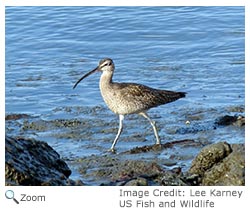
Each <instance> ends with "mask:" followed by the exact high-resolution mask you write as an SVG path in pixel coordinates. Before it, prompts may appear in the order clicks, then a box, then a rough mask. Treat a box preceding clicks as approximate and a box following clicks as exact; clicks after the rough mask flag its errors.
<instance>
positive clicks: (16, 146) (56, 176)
mask: <svg viewBox="0 0 250 214" xmlns="http://www.w3.org/2000/svg"><path fill="white" fill-rule="evenodd" d="M70 174H71V171H70V169H69V167H68V166H67V164H66V163H65V162H64V161H63V160H62V159H61V158H60V155H59V154H58V153H57V152H56V151H55V150H53V149H52V148H51V147H50V146H49V145H48V144H47V143H45V142H42V141H37V140H34V139H24V138H11V137H6V138H5V182H6V185H67V184H68V183H71V184H70V185H72V183H74V181H70V179H68V177H69V175H70ZM75 184H77V183H75Z"/></svg>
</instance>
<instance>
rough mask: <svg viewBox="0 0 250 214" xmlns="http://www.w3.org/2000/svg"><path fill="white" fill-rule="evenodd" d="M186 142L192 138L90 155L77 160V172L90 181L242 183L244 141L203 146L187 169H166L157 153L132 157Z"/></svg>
mask: <svg viewBox="0 0 250 214" xmlns="http://www.w3.org/2000/svg"><path fill="white" fill-rule="evenodd" d="M189 143H194V142H193V141H191V140H183V141H176V142H172V143H166V144H163V145H161V146H158V145H157V146H147V147H146V148H145V147H140V148H135V149H132V150H130V151H128V152H124V153H121V154H119V155H115V154H112V155H110V154H106V155H103V156H95V155H92V156H90V157H85V158H82V159H79V160H78V162H79V163H80V165H81V167H80V169H79V172H80V174H81V175H82V177H83V178H85V179H86V178H89V180H88V181H89V182H90V183H96V184H99V185H122V186H123V185H129V186H133V185H136V186H138V185H139V186H140V185H143V186H145V185H166V186H197V185H203V186H207V185H221V186H228V185H245V173H244V172H245V150H244V148H245V147H244V144H234V145H230V144H228V143H226V142H219V143H216V144H211V145H208V146H205V147H204V148H203V149H202V150H201V152H200V153H199V154H198V155H197V156H196V158H195V159H194V160H193V162H192V165H191V167H190V169H189V170H188V171H187V172H184V171H183V170H182V167H181V166H179V167H173V168H172V169H171V170H169V169H167V167H166V166H167V165H168V164H167V163H166V161H164V160H163V159H159V158H157V157H156V158H153V159H151V160H149V159H143V158H142V159H137V157H135V154H136V155H138V154H139V155H140V154H145V153H157V152H159V151H161V150H165V149H167V148H169V147H171V146H173V144H189ZM186 146H187V145H186ZM133 156H134V157H133ZM170 162H171V161H170Z"/></svg>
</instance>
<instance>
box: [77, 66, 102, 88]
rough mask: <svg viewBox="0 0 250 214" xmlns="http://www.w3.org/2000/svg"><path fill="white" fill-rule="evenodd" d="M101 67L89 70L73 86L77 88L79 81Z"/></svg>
mask: <svg viewBox="0 0 250 214" xmlns="http://www.w3.org/2000/svg"><path fill="white" fill-rule="evenodd" d="M98 69H99V67H96V68H95V69H94V70H92V71H90V72H88V73H87V74H84V75H83V76H82V77H81V78H80V79H79V80H78V81H77V82H76V83H75V85H74V86H73V89H75V87H76V86H77V85H78V83H79V82H81V81H82V80H83V79H84V78H86V77H88V76H89V75H91V74H93V73H95V72H96V71H98Z"/></svg>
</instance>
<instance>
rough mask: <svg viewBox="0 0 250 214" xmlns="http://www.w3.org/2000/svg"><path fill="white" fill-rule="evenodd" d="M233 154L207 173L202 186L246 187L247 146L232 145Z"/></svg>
mask: <svg viewBox="0 0 250 214" xmlns="http://www.w3.org/2000/svg"><path fill="white" fill-rule="evenodd" d="M231 147H232V150H233V152H232V153H231V154H230V155H228V156H227V157H226V158H224V159H223V161H222V162H220V163H219V164H216V165H215V166H214V167H212V168H211V169H210V170H208V171H207V172H205V174H204V177H203V179H202V183H201V185H204V186H207V185H210V186H212V185H220V186H243V185H245V146H244V144H233V145H231Z"/></svg>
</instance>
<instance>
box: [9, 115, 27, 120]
mask: <svg viewBox="0 0 250 214" xmlns="http://www.w3.org/2000/svg"><path fill="white" fill-rule="evenodd" d="M29 117H30V116H29V115H28V114H9V115H6V116H5V120H19V119H23V118H29Z"/></svg>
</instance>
